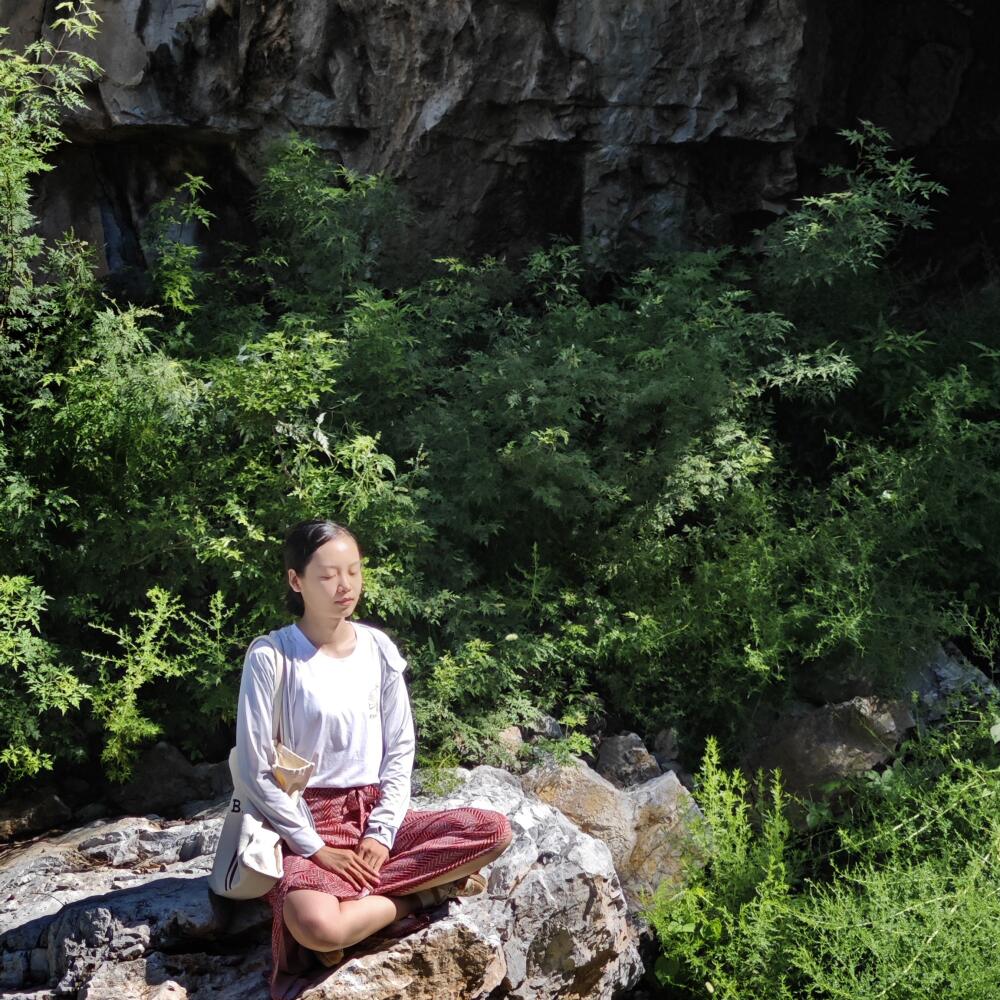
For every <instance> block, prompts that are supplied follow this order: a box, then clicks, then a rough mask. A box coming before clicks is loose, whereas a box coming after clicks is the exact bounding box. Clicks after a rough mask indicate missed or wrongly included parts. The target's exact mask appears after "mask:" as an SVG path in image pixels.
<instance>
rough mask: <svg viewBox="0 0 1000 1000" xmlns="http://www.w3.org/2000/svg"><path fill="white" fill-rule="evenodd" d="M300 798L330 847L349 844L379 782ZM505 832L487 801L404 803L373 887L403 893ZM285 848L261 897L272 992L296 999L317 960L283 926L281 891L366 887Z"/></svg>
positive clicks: (502, 819) (347, 891)
mask: <svg viewBox="0 0 1000 1000" xmlns="http://www.w3.org/2000/svg"><path fill="white" fill-rule="evenodd" d="M304 798H305V801H306V802H307V803H308V805H309V808H310V810H311V812H312V815H313V821H314V822H315V824H316V832H317V833H319V835H320V836H321V837H322V838H323V841H324V843H325V844H326V845H327V846H328V847H346V848H354V847H357V845H358V844H359V843H360V841H361V835H362V833H363V832H364V829H365V825H366V824H367V822H368V815H369V813H370V812H371V811H372V809H373V808H374V807H375V805H376V804H377V802H378V798H379V786H378V785H359V786H357V787H355V788H307V789H306V790H305V793H304ZM509 835H510V822H509V821H508V819H507V817H506V816H504V815H503V814H502V813H499V812H495V811H494V810H492V809H477V808H475V807H472V806H464V807H461V808H458V809H409V810H407V813H406V816H405V817H404V819H403V822H402V824H401V825H400V827H399V831H398V832H397V834H396V840H395V842H394V844H393V847H392V850H391V851H390V852H389V857H388V858H387V859H386V862H385V864H384V865H383V866H382V868H381V869H380V871H379V885H378V888H377V889H376V890H375V891H376V892H378V893H379V894H380V895H384V896H402V895H405V894H406V893H408V892H410V891H411V890H412V889H414V888H415V887H416V886H418V885H420V884H421V883H423V882H426V881H428V880H429V879H432V878H436V877H437V876H439V875H444V874H445V873H446V872H449V871H453V870H454V869H456V868H459V867H461V866H462V865H464V864H466V863H467V862H469V861H473V860H474V859H475V858H478V857H481V856H482V855H485V854H488V853H489V852H490V851H491V850H492V849H493V848H494V847H496V845H497V844H498V843H499V842H500V841H501V840H503V839H504V838H506V837H508V836H509ZM282 851H283V856H284V868H285V874H284V877H283V878H282V879H281V881H280V882H278V884H277V885H276V886H275V887H274V888H273V889H272V890H271V891H270V892H269V893H268V894H267V895H266V896H265V897H264V898H265V899H266V900H267V901H268V903H269V904H270V905H271V910H272V914H273V916H272V924H271V960H272V973H271V1000H294V998H295V997H297V996H298V995H299V994H300V993H301V992H302V990H303V989H304V988H305V987H306V986H307V985H308V983H309V981H310V978H311V975H310V974H312V973H315V971H316V970H317V968H318V967H319V966H318V962H317V960H316V959H315V956H314V955H313V953H312V952H311V951H309V949H307V948H303V947H302V945H300V944H299V943H298V942H297V941H296V940H295V939H294V938H293V937H292V935H291V934H290V933H289V931H288V928H287V927H286V926H285V922H284V920H283V919H282V910H283V907H284V905H285V897H286V896H287V895H288V893H289V892H292V891H294V890H295V889H316V890H319V891H320V892H328V893H330V894H331V895H333V896H336V897H337V898H338V899H359V898H361V897H362V896H367V895H369V894H370V892H371V890H369V889H367V888H366V889H363V890H362V889H356V888H355V887H354V886H352V885H351V884H350V883H349V882H347V881H346V880H345V879H343V878H341V877H340V876H339V875H337V874H335V873H334V872H329V871H327V870H326V869H325V868H320V867H319V865H317V864H315V863H314V862H312V861H310V860H309V859H308V858H303V857H301V856H300V855H298V854H293V853H291V852H290V851H289V850H288V846H287V845H286V844H282Z"/></svg>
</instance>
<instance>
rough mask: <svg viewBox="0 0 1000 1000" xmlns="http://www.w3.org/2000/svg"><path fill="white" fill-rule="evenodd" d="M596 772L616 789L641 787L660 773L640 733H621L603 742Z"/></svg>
mask: <svg viewBox="0 0 1000 1000" xmlns="http://www.w3.org/2000/svg"><path fill="white" fill-rule="evenodd" d="M596 771H597V773H598V774H600V775H602V776H603V777H605V778H607V779H608V781H610V782H611V784H612V785H614V786H615V787H617V788H625V787H627V786H628V785H639V784H642V782H644V781H649V779H650V778H655V777H656V776H657V775H659V774H660V773H661V772H660V765H659V764H658V763H657V761H656V758H655V757H654V756H653V755H652V754H651V753H650V752H649V751H648V750H647V749H646V746H645V744H644V743H643V742H642V739H641V738H640V737H639V735H638V734H637V733H621V734H619V735H618V736H609V737H608V738H607V739H605V740H602V741H601V746H600V748H599V749H598V752H597V767H596Z"/></svg>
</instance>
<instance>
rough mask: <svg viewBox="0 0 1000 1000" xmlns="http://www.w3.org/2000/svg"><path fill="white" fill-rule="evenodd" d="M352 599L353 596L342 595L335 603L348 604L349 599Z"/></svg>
mask: <svg viewBox="0 0 1000 1000" xmlns="http://www.w3.org/2000/svg"><path fill="white" fill-rule="evenodd" d="M353 600H354V598H353V597H342V598H341V599H340V600H339V601H336V602H335V603H336V604H350V603H351V601H353Z"/></svg>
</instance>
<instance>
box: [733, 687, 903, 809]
mask: <svg viewBox="0 0 1000 1000" xmlns="http://www.w3.org/2000/svg"><path fill="white" fill-rule="evenodd" d="M913 725H914V719H913V715H912V714H911V712H910V709H909V707H908V705H907V703H906V702H905V701H903V700H899V699H896V700H890V699H885V698H878V697H875V696H874V695H870V696H867V697H860V696H859V697H857V698H852V699H851V700H850V701H845V702H841V703H839V704H836V705H823V706H821V707H819V708H816V707H813V706H812V705H808V704H804V703H801V702H798V703H794V704H793V705H792V706H790V707H789V709H788V710H787V711H786V712H785V713H784V714H782V715H780V716H778V718H777V719H775V720H774V721H773V722H771V723H770V724H769V725H768V726H767V729H766V731H764V730H763V727H762V731H761V733H760V735H759V738H758V740H757V741H756V744H755V746H754V748H753V749H752V750H751V751H750V752H749V753H747V754H746V755H745V756H744V758H743V760H742V766H743V769H744V770H745V771H747V772H749V773H751V774H752V773H754V772H756V770H757V769H758V768H763V769H764V770H765V771H771V770H774V769H775V768H777V769H780V771H781V774H782V784H783V786H784V787H785V788H786V789H787V790H788V791H790V792H792V793H793V794H796V795H803V796H809V795H812V794H814V793H815V792H816V791H817V790H819V789H820V788H821V786H822V785H824V784H825V783H827V782H829V781H833V780H836V779H839V778H846V777H850V776H851V775H855V774H861V773H863V772H864V771H867V770H869V769H870V768H873V767H875V766H877V765H879V764H883V763H885V762H886V761H887V760H889V758H890V757H891V756H892V754H893V752H894V751H895V749H896V747H897V745H898V744H899V741H900V740H901V739H902V738H903V736H904V734H905V733H906V731H907V730H909V729H910V728H911V727H912V726H913Z"/></svg>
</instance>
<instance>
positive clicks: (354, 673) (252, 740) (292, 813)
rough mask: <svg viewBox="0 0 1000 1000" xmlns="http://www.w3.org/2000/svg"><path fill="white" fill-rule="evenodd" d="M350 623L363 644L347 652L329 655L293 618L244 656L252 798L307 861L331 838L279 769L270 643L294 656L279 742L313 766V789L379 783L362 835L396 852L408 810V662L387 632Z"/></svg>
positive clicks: (243, 740) (242, 755)
mask: <svg viewBox="0 0 1000 1000" xmlns="http://www.w3.org/2000/svg"><path fill="white" fill-rule="evenodd" d="M352 624H353V625H354V629H355V632H356V634H357V643H356V645H355V648H354V650H353V651H352V652H351V653H350V654H349V655H348V656H344V657H336V656H329V655H327V654H326V653H323V652H321V651H320V650H319V649H317V648H316V647H315V646H314V645H313V644H312V643H311V642H310V641H309V639H308V638H307V637H306V635H305V633H304V632H303V631H302V630H301V629H300V628H299V626H298V625H297V624H291V625H286V626H285V627H284V628H280V629H276V630H275V631H274V632H272V633H271V634H270V636H267V637H264V636H261V637H259V638H257V639H255V640H254V641H253V642H252V643H250V646H249V648H248V649H247V653H246V656H245V657H244V660H243V676H242V679H241V682H240V694H239V703H238V708H237V715H236V751H237V757H238V761H239V769H240V774H241V776H242V778H243V780H244V782H245V784H246V794H248V795H249V797H250V800H251V802H252V803H253V805H254V806H256V808H257V809H258V810H259V812H260V813H261V815H262V816H263V817H264V818H265V819H266V820H267V821H268V822H269V823H270V824H271V826H272V827H273V828H274V829H275V831H277V833H278V834H279V835H280V836H281V837H282V838H283V839H284V840H285V842H286V843H287V844H288V846H289V848H290V849H291V850H292V851H294V852H295V853H296V854H301V855H303V856H304V857H308V856H309V855H311V854H315V853H316V851H318V850H319V849H320V848H321V847H322V846H323V839H322V838H321V837H320V835H319V834H318V833H317V832H316V830H315V829H314V828H313V826H312V824H311V822H310V817H309V815H308V811H307V809H306V808H305V807H304V805H303V806H297V805H296V804H295V803H294V802H293V801H292V800H291V798H289V796H288V795H287V794H286V793H285V792H284V791H283V790H282V789H281V788H280V786H279V785H278V783H277V782H276V781H275V779H274V776H273V774H272V773H271V763H272V760H273V749H272V747H273V744H272V736H271V706H272V703H273V699H274V684H275V676H276V674H275V667H276V664H275V659H274V656H275V653H274V649H273V646H272V645H271V641H270V640H274V641H279V642H281V643H282V645H283V647H284V649H285V654H286V656H287V658H288V659H287V664H286V671H287V672H286V674H285V686H284V691H283V697H282V706H281V716H280V718H281V741H282V743H283V744H284V745H285V746H287V747H288V748H289V749H291V750H294V751H295V752H296V753H297V754H299V755H300V756H301V757H304V758H306V760H311V761H313V762H314V764H315V768H314V770H313V773H312V776H311V777H310V778H309V787H322V788H351V787H354V786H356V785H369V784H377V785H379V786H380V789H381V795H380V798H379V802H378V804H377V805H376V806H375V808H374V809H372V812H371V815H370V816H369V818H368V824H367V826H366V828H365V831H364V836H367V837H372V838H373V839H375V840H378V841H379V842H380V843H382V844H384V845H385V846H386V847H388V848H390V849H391V848H392V845H393V843H394V842H395V839H396V833H397V831H398V830H399V826H400V824H401V823H402V821H403V817H404V816H405V815H406V810H407V808H408V807H409V802H410V774H411V772H412V770H413V755H414V749H415V740H414V732H413V719H412V716H411V713H410V700H409V696H408V695H407V691H406V683H405V681H404V680H403V671H404V670H405V669H406V660H405V659H403V657H402V656H401V655H400V652H399V650H398V649H397V648H396V645H395V643H394V642H393V641H392V640H391V639H390V638H389V637H388V636H387V635H386V634H385V633H384V632H382V631H381V630H380V629H377V628H374V627H373V626H371V625H364V624H362V623H361V622H352ZM264 640H268V641H264ZM380 651H381V654H382V656H384V657H385V661H386V669H385V670H384V671H383V670H382V665H381V659H380V655H379V653H380Z"/></svg>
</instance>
